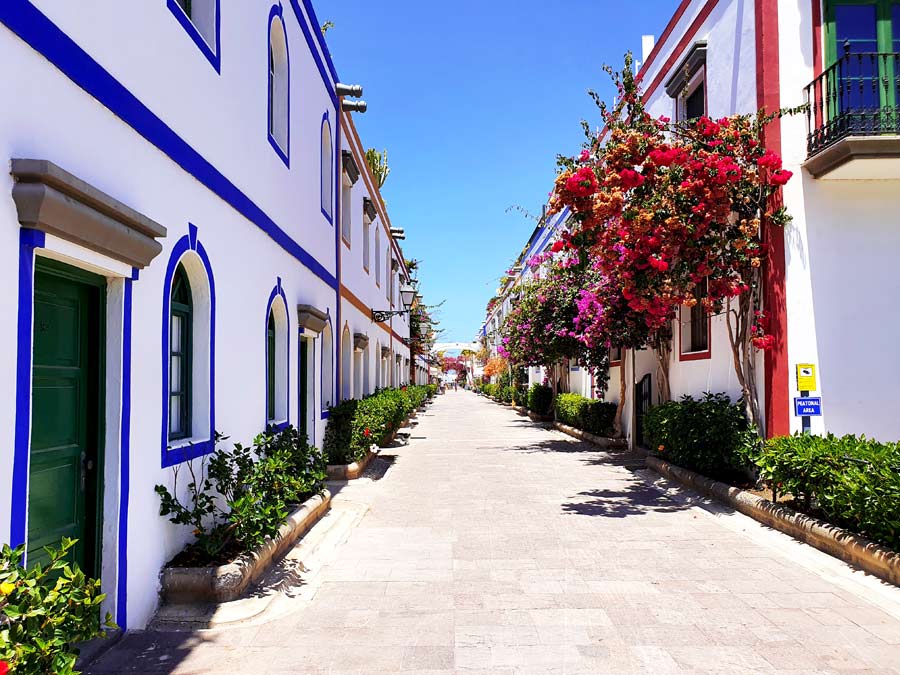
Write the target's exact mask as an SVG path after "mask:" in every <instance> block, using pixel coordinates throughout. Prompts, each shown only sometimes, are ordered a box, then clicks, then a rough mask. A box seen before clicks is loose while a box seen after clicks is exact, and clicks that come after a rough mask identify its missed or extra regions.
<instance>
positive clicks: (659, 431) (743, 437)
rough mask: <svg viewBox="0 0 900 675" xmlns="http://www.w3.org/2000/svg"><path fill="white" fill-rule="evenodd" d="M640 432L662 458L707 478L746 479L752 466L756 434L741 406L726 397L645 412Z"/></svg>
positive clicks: (688, 401)
mask: <svg viewBox="0 0 900 675" xmlns="http://www.w3.org/2000/svg"><path fill="white" fill-rule="evenodd" d="M644 433H645V436H646V437H647V439H648V445H649V447H650V449H651V450H655V451H656V452H659V453H660V454H661V455H662V456H663V458H664V459H667V460H669V461H671V462H672V463H674V464H677V465H679V466H683V467H685V468H687V469H692V470H694V471H698V472H699V473H702V474H703V475H705V476H709V477H710V478H721V479H724V480H726V481H727V480H733V479H740V478H745V477H746V476H747V475H748V473H749V470H750V468H751V467H752V457H753V456H754V454H755V452H756V445H757V442H758V441H757V435H756V432H755V431H753V429H752V428H751V427H750V425H749V424H748V423H747V418H746V417H745V416H744V410H743V406H742V405H740V404H733V403H732V402H731V399H729V398H728V396H727V395H725V394H711V393H708V392H707V393H706V394H705V395H704V397H703V398H702V399H700V400H696V399H694V398H692V397H690V396H685V397H684V398H682V399H681V400H680V401H670V402H668V403H663V404H661V405H658V406H656V407H654V408H650V410H649V411H648V412H647V414H646V415H645V416H644Z"/></svg>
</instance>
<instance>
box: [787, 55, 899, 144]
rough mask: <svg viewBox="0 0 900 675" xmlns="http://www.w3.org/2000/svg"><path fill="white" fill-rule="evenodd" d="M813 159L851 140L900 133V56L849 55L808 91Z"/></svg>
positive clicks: (810, 142) (842, 58)
mask: <svg viewBox="0 0 900 675" xmlns="http://www.w3.org/2000/svg"><path fill="white" fill-rule="evenodd" d="M804 93H805V101H806V103H807V111H806V115H807V123H808V127H807V128H808V130H809V133H808V134H807V139H806V145H807V152H808V154H809V155H814V154H816V153H817V152H819V151H821V150H823V149H824V148H827V147H828V146H829V145H831V144H833V143H835V142H836V141H839V140H840V139H842V138H846V137H847V136H881V135H885V134H900V53H897V52H854V53H851V52H850V44H849V43H844V54H843V56H841V57H840V58H839V59H838V60H837V61H836V62H835V63H834V64H833V65H832V66H829V67H828V68H826V69H825V71H824V72H823V73H822V74H821V75H819V77H817V78H816V79H815V80H813V81H812V82H811V83H810V84H809V85H808V86H807V87H806V89H805V90H804Z"/></svg>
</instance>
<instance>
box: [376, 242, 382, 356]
mask: <svg viewBox="0 0 900 675" xmlns="http://www.w3.org/2000/svg"><path fill="white" fill-rule="evenodd" d="M375 283H376V285H378V286H381V228H380V227H378V226H377V225H376V227H375ZM378 358H381V356H380V355H378Z"/></svg>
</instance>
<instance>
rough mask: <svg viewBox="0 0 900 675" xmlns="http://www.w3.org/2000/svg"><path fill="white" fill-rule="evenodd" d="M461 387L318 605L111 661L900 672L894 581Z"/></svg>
mask: <svg viewBox="0 0 900 675" xmlns="http://www.w3.org/2000/svg"><path fill="white" fill-rule="evenodd" d="M638 464H639V463H638V462H635V461H634V459H633V458H628V457H627V456H625V457H622V456H621V455H619V456H616V455H607V454H604V453H601V452H597V451H595V450H593V449H592V448H591V447H589V446H586V445H584V444H582V443H579V442H577V441H575V440H573V439H570V438H569V437H567V436H564V435H562V434H560V433H558V432H555V431H548V430H545V429H541V428H539V427H537V426H535V425H533V424H532V423H530V422H528V421H527V420H526V419H525V418H523V417H520V416H518V415H516V413H515V412H513V411H511V410H509V409H508V408H503V407H501V406H498V405H496V404H493V403H490V402H487V401H485V400H483V399H480V398H477V397H476V396H475V395H473V394H470V393H466V392H458V393H448V394H446V395H444V396H442V397H440V398H439V400H438V401H437V403H435V404H434V405H433V406H432V407H431V408H429V410H428V411H427V412H425V413H422V414H420V415H419V424H418V426H416V427H414V428H413V429H412V434H411V439H410V443H409V445H408V446H404V447H401V448H399V449H398V450H397V451H396V458H395V461H394V462H393V464H392V465H391V467H390V469H389V471H388V472H387V473H386V474H385V475H384V476H381V477H379V480H365V479H364V480H362V481H359V482H358V483H357V484H355V485H351V486H350V487H348V488H346V489H344V490H342V491H339V492H338V493H337V494H336V496H335V500H334V508H335V509H336V510H340V509H341V504H342V503H349V502H353V503H354V504H355V505H356V506H357V507H358V506H359V504H360V503H364V504H365V505H366V506H367V507H368V510H367V511H366V512H365V515H364V517H363V518H362V520H361V521H359V523H358V525H356V526H355V527H354V528H353V529H352V530H350V531H349V535H348V536H347V537H346V541H345V542H344V543H342V544H341V545H340V546H338V547H337V548H335V550H334V552H333V555H332V556H331V559H330V560H329V561H327V562H325V563H324V564H323V565H322V566H321V568H320V569H319V571H318V572H317V573H316V574H315V575H314V576H315V578H314V579H307V580H305V583H307V584H308V585H309V588H310V589H313V590H314V595H312V597H311V600H304V599H302V598H301V597H299V596H298V598H297V599H296V607H292V608H291V611H288V612H287V613H283V614H282V615H280V616H278V617H277V618H273V619H271V620H269V621H267V622H264V623H262V624H252V625H244V626H239V627H237V628H226V629H216V630H208V631H197V632H194V633H152V632H147V633H134V634H129V635H128V636H126V637H125V638H124V640H123V641H122V642H121V643H120V644H119V645H118V646H116V647H115V648H114V649H113V650H112V651H111V652H109V653H107V654H106V655H105V656H104V657H103V658H102V659H101V660H100V662H99V663H98V664H96V665H95V667H94V669H93V670H92V671H91V672H93V673H96V674H97V675H99V674H100V673H125V672H137V673H159V672H166V673H184V674H187V673H254V674H257V673H258V674H266V675H276V674H279V675H281V674H287V673H304V672H316V673H319V672H331V673H338V672H356V673H375V672H382V671H387V672H409V673H413V672H419V673H435V674H437V673H441V674H445V673H459V672H465V673H477V672H483V673H564V674H567V675H574V674H576V673H607V672H612V673H627V672H654V673H668V672H721V673H751V672H760V673H775V672H786V673H787V672H790V673H798V672H827V673H842V672H851V671H852V672H882V673H900V589H896V588H893V587H889V586H886V585H884V584H882V583H880V582H878V581H876V580H874V579H872V578H871V577H866V576H865V575H863V574H862V573H860V572H856V571H853V570H851V569H850V568H849V567H847V566H846V565H844V564H843V563H840V562H838V561H836V560H835V559H833V558H831V557H829V556H827V555H825V554H822V553H820V552H818V551H815V550H813V549H811V548H809V547H807V546H805V545H802V544H799V543H797V542H795V541H793V540H791V539H789V538H787V537H785V536H783V535H781V534H780V533H776V532H773V531H771V530H768V529H766V528H763V527H762V526H760V525H758V524H757V523H755V522H754V521H752V520H750V519H748V518H746V517H744V516H742V515H740V514H734V513H732V512H730V511H728V510H727V509H724V508H723V507H719V506H715V505H712V506H711V505H705V504H703V503H700V501H699V500H697V499H695V498H691V496H690V495H689V494H685V493H683V492H679V491H677V490H674V489H671V487H670V486H669V487H667V486H666V485H665V484H663V483H662V481H659V480H658V479H657V478H656V477H655V475H654V474H652V473H650V472H647V471H640V470H638V471H637V472H634V471H633V470H632V469H634V468H635V467H636V466H637V465H638Z"/></svg>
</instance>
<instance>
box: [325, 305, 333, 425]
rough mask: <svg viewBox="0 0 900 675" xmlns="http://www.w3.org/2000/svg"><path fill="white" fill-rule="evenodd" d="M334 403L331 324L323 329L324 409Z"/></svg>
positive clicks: (327, 324)
mask: <svg viewBox="0 0 900 675" xmlns="http://www.w3.org/2000/svg"><path fill="white" fill-rule="evenodd" d="M333 403H334V343H333V340H332V335H331V324H330V323H326V324H325V328H323V329H322V410H328V408H330V407H331V406H332V404H333Z"/></svg>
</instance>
